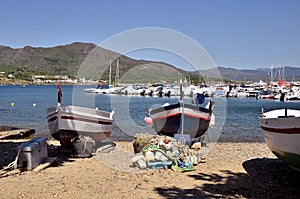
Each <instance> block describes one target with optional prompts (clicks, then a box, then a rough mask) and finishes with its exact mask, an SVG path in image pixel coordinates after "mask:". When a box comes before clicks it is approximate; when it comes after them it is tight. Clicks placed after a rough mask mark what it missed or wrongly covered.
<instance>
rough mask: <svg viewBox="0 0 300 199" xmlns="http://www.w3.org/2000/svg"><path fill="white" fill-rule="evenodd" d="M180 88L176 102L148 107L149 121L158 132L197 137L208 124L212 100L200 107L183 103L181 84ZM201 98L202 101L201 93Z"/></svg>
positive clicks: (204, 130)
mask: <svg viewBox="0 0 300 199" xmlns="http://www.w3.org/2000/svg"><path fill="white" fill-rule="evenodd" d="M180 90H181V91H180V92H181V95H180V101H179V102H178V103H175V104H165V105H163V106H161V107H158V108H150V109H149V116H150V118H151V122H152V124H153V126H154V129H155V131H156V132H157V133H158V134H162V135H167V136H171V137H174V135H175V134H180V133H181V134H182V135H188V136H189V137H190V138H191V139H194V138H199V137H200V136H202V135H203V134H204V133H205V132H206V131H207V129H208V127H209V125H210V121H211V116H212V108H213V104H214V102H210V103H209V104H208V105H207V107H200V106H198V103H195V104H185V103H183V100H182V97H183V95H182V85H181V86H180ZM201 98H202V102H204V96H203V95H202V96H201ZM198 102H199V101H198ZM199 104H201V103H199Z"/></svg>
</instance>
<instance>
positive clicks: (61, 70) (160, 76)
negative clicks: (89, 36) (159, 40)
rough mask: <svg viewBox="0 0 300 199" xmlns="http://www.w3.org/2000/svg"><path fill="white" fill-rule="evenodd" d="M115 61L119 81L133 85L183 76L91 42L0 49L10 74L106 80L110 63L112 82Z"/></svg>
mask: <svg viewBox="0 0 300 199" xmlns="http://www.w3.org/2000/svg"><path fill="white" fill-rule="evenodd" d="M90 57H92V58H90ZM117 60H118V62H119V77H120V79H122V80H123V82H124V81H131V80H132V79H134V80H135V81H137V82H139V81H148V82H154V81H160V80H164V79H167V80H170V81H176V80H177V77H178V71H180V72H181V73H184V72H183V71H181V70H179V69H176V68H175V67H174V66H171V65H169V64H166V63H162V62H152V61H145V60H135V59H131V58H129V57H126V56H123V55H120V54H118V53H115V52H112V51H109V50H106V49H104V48H101V47H99V46H96V45H95V44H91V43H80V42H75V43H72V44H67V45H62V46H55V47H51V48H35V47H31V46H25V47H24V48H20V49H13V48H10V47H7V46H0V70H2V71H11V70H13V72H14V73H16V70H29V71H36V72H38V73H43V74H46V75H47V74H48V75H68V76H73V77H74V76H77V75H78V74H81V75H84V76H85V77H86V78H88V79H89V78H93V79H94V80H97V79H98V80H99V79H108V76H109V75H108V74H109V63H110V61H111V62H112V63H111V66H112V67H111V69H112V72H111V74H112V80H114V79H115V77H116V68H117ZM87 62H91V63H87ZM84 67H86V69H85V68H84ZM88 67H90V68H88ZM133 69H134V70H133ZM101 70H103V71H101ZM99 71H101V73H100V72H99ZM128 72H130V73H128ZM125 74H126V75H125ZM99 75H100V76H99ZM139 78H140V79H139Z"/></svg>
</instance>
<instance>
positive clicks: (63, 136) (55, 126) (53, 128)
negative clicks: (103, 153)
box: [46, 106, 113, 144]
mask: <svg viewBox="0 0 300 199" xmlns="http://www.w3.org/2000/svg"><path fill="white" fill-rule="evenodd" d="M46 114H47V120H48V127H49V131H50V133H51V135H52V136H53V137H54V138H55V139H58V140H60V141H61V142H64V144H67V143H65V142H69V141H70V140H71V139H72V138H73V137H75V136H76V135H85V136H90V137H91V138H93V139H94V140H96V141H98V140H99V141H100V140H103V139H105V138H107V137H109V136H110V133H111V131H112V121H113V118H112V117H113V112H111V113H110V112H105V111H101V110H96V109H91V108H85V107H79V106H66V107H65V106H57V107H50V108H48V109H47V110H46Z"/></svg>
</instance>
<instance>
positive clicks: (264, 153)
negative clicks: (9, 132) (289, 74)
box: [0, 142, 300, 198]
mask: <svg viewBox="0 0 300 199" xmlns="http://www.w3.org/2000/svg"><path fill="white" fill-rule="evenodd" d="M116 144H117V145H116V149H115V150H112V151H111V152H108V153H97V155H95V156H93V157H92V158H68V157H65V156H59V159H58V163H57V164H56V165H54V166H52V167H48V168H46V169H45V170H42V171H40V172H33V171H27V172H22V173H18V174H14V175H10V176H8V177H2V178H0V184H1V186H0V198H129V197H130V198H299V197H300V182H299V177H300V174H299V173H298V172H296V171H294V170H292V169H290V168H289V167H288V166H287V165H286V164H284V163H283V162H281V161H280V160H278V159H277V158H276V157H275V156H274V155H273V154H272V153H271V152H270V150H269V149H268V148H267V146H266V145H265V144H264V143H254V142H252V143H245V142H237V143H231V142H226V143H224V142H220V143H217V144H215V145H214V146H211V145H207V146H206V148H203V149H202V150H203V151H205V152H206V153H207V156H206V163H201V164H199V165H198V166H196V170H195V171H190V172H185V173H178V172H174V171H172V170H170V169H169V170H146V171H143V172H141V171H140V170H139V169H137V168H133V167H131V166H130V158H131V157H133V155H134V154H133V147H132V143H131V142H116ZM17 145H19V143H14V142H1V143H0V155H1V162H0V163H1V168H3V166H5V165H6V164H7V163H9V162H10V161H12V160H13V159H14V156H15V155H14V154H16V152H14V151H15V150H14V149H13V148H14V147H16V146H17ZM48 145H49V146H48V148H49V154H51V155H59V153H58V152H59V150H60V149H59V145H57V144H56V143H48ZM204 149H205V150H204ZM2 157H4V158H2Z"/></svg>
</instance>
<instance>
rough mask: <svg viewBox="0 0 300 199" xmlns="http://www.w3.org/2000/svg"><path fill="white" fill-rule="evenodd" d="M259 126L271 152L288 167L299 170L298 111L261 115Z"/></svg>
mask: <svg viewBox="0 0 300 199" xmlns="http://www.w3.org/2000/svg"><path fill="white" fill-rule="evenodd" d="M260 126H261V128H262V132H263V136H264V139H265V142H266V144H267V146H268V147H269V148H270V149H271V151H272V152H273V153H274V154H275V155H276V156H277V157H278V158H279V159H281V160H283V161H284V162H286V163H287V164H288V165H289V166H290V167H292V168H295V169H297V170H300V145H299V143H300V110H294V109H277V110H273V111H269V112H266V113H262V115H261V117H260Z"/></svg>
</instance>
